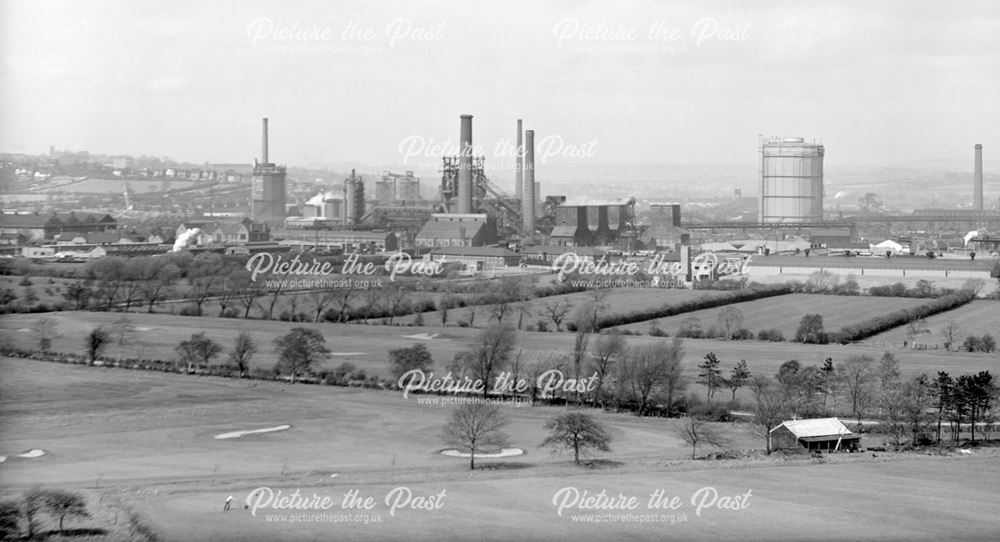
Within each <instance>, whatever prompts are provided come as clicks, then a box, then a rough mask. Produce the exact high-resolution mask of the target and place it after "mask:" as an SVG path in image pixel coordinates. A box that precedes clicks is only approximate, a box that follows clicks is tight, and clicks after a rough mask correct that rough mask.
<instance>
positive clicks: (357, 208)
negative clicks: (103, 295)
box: [0, 115, 1000, 285]
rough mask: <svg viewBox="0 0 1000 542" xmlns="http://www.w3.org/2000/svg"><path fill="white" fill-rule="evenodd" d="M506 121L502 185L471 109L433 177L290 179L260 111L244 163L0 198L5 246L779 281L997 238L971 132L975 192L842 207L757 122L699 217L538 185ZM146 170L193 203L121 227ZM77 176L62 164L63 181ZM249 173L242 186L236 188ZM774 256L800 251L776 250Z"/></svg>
mask: <svg viewBox="0 0 1000 542" xmlns="http://www.w3.org/2000/svg"><path fill="white" fill-rule="evenodd" d="M511 124H512V128H513V127H516V128H515V129H516V142H517V147H516V149H517V152H516V158H515V168H514V174H515V175H514V176H515V178H514V190H513V193H508V191H505V190H504V189H502V188H501V187H500V186H501V184H504V183H499V182H495V181H494V180H493V179H491V178H490V176H489V174H488V171H489V170H490V165H489V164H488V163H487V159H486V157H485V156H477V155H475V148H476V147H475V146H474V144H473V133H474V132H473V116H472V115H460V117H459V126H458V134H459V140H458V141H459V146H458V150H459V152H458V154H457V155H451V156H441V157H440V169H439V173H440V178H437V179H433V180H431V179H422V178H420V177H418V176H416V175H415V174H414V171H412V170H408V171H404V172H402V173H398V172H392V171H388V170H386V171H382V172H381V173H380V174H375V175H372V174H365V173H359V172H358V171H357V170H354V169H352V170H351V172H350V174H348V175H345V176H344V177H343V178H342V180H339V181H338V180H336V179H334V180H332V181H331V180H329V179H324V178H317V179H316V180H315V181H311V180H306V179H302V178H295V179H292V178H290V174H289V171H288V168H287V167H286V166H284V165H278V164H277V163H276V162H274V161H272V157H271V156H270V152H269V149H268V119H267V118H264V119H263V120H262V125H261V149H260V156H259V158H256V159H254V160H253V163H252V164H251V165H249V166H240V165H238V164H236V165H234V164H223V165H219V166H216V168H207V169H198V170H180V169H179V168H178V169H164V170H156V169H150V168H141V169H140V168H135V167H130V164H129V163H128V161H124V160H123V161H122V162H121V163H119V162H118V161H117V160H116V163H115V164H113V167H112V168H111V171H110V175H107V176H108V177H110V178H111V179H120V180H121V181H122V186H123V190H122V194H123V196H124V207H125V210H124V211H122V212H118V213H115V212H110V213H108V212H97V213H96V214H95V213H94V212H93V211H88V210H87V209H79V208H71V209H67V210H66V212H65V213H63V214H60V213H59V211H60V210H54V211H56V212H49V213H45V212H38V209H37V207H36V208H35V211H34V212H30V211H29V212H24V210H23V206H19V207H21V212H17V209H15V210H14V212H11V209H6V210H5V213H4V214H3V215H0V220H2V223H0V226H2V234H3V235H4V237H5V244H4V245H3V249H4V250H5V251H6V252H7V253H8V254H15V255H20V256H28V257H32V258H36V259H39V258H40V259H45V258H48V259H56V260H60V259H73V260H83V259H88V258H93V257H99V256H102V255H106V254H118V255H129V254H155V253H159V252H165V251H173V250H182V249H186V250H195V251H203V250H210V251H222V252H226V253H233V254H249V253H254V252H260V251H263V250H272V251H274V250H293V251H314V252H316V253H320V254H340V253H345V252H347V253H349V252H359V253H368V254H376V253H393V252H398V251H406V252H408V253H410V254H411V255H413V256H424V255H427V254H431V255H432V256H445V257H449V258H451V259H453V260H458V261H460V262H463V264H464V265H466V266H467V268H466V271H465V272H466V273H468V274H470V275H475V274H481V273H487V274H489V275H491V276H495V275H496V274H497V273H518V272H521V271H522V270H526V269H528V268H529V266H530V267H535V266H539V265H541V266H545V265H549V264H551V263H552V262H553V260H554V259H555V258H557V257H558V256H559V255H560V254H563V253H565V252H570V251H571V252H573V253H575V254H577V255H580V256H582V257H585V258H589V259H592V260H595V261H603V262H612V261H617V260H637V261H642V260H645V259H648V258H650V257H652V256H654V255H658V254H659V255H662V254H667V255H673V256H670V257H672V258H675V259H679V258H681V256H682V254H681V253H682V249H684V251H683V252H684V256H685V258H686V257H688V255H690V256H696V255H697V254H702V253H713V254H718V255H719V258H721V259H725V260H729V261H742V262H745V263H746V264H747V265H742V266H740V268H741V269H742V270H743V271H744V272H747V271H749V272H751V273H753V274H755V275H756V276H755V279H761V278H763V276H766V275H771V274H773V275H775V277H773V279H774V280H783V278H794V276H795V272H796V271H795V270H794V269H792V268H796V267H798V268H802V269H799V270H798V271H799V272H801V273H806V272H808V271H810V270H811V269H814V268H816V267H820V268H823V267H834V268H845V269H848V270H849V271H850V272H851V273H858V272H861V273H864V271H862V269H863V268H864V267H865V266H866V265H867V264H863V263H858V264H857V265H854V264H851V265H845V262H846V261H848V260H845V259H844V258H852V257H853V258H860V259H858V260H850V261H854V262H864V261H866V260H865V258H869V259H878V260H879V261H880V262H881V263H879V264H878V265H876V266H871V267H876V268H878V269H882V270H886V269H888V270H889V271H876V270H874V269H872V270H869V271H868V273H869V275H871V274H875V273H878V272H887V273H888V274H889V275H891V276H902V275H905V273H906V271H905V269H907V268H914V267H915V268H927V269H928V270H938V271H939V272H940V273H941V274H942V276H947V275H948V273H949V270H948V269H947V268H946V267H941V266H942V265H947V264H946V263H945V261H944V260H952V261H953V263H954V264H955V265H957V266H958V267H960V268H961V271H962V272H966V273H973V274H974V275H976V276H979V275H981V274H983V273H985V272H987V271H988V264H987V262H986V260H989V259H990V256H991V255H994V256H995V255H996V252H997V250H998V245H1000V236H998V235H997V232H1000V209H997V208H995V207H994V208H986V207H985V206H984V201H986V200H985V199H984V194H983V171H982V152H983V149H982V146H981V145H978V144H977V145H975V146H974V148H973V149H974V175H973V179H972V185H973V186H972V195H973V198H972V204H971V206H969V207H967V208H961V209H954V208H949V209H917V210H914V211H913V212H912V213H910V214H892V213H883V212H878V210H879V209H878V208H877V207H876V208H868V209H858V211H857V212H856V213H854V214H845V212H844V211H843V210H842V209H841V205H840V204H841V201H842V198H841V196H842V194H841V193H838V194H836V195H835V196H833V197H830V196H829V195H828V194H827V193H826V190H825V188H824V160H825V155H826V149H825V147H824V145H822V144H820V143H817V142H814V141H807V140H805V139H804V138H801V137H763V136H761V137H760V139H759V148H758V154H759V159H760V167H759V171H758V172H757V175H758V178H759V183H758V194H757V196H756V198H744V197H742V194H741V193H740V192H741V191H739V190H737V191H736V192H737V193H736V197H735V198H733V199H732V201H731V202H723V203H722V205H721V207H720V208H721V209H722V211H720V212H718V213H716V214H715V215H714V217H708V216H706V215H705V214H704V213H698V212H697V210H696V209H691V208H689V207H688V205H687V204H685V203H684V202H663V201H650V200H644V199H639V198H637V197H636V195H635V194H629V193H621V194H618V195H616V196H614V197H608V198H606V199H604V200H600V199H598V200H596V201H595V200H594V199H592V198H591V199H583V198H580V197H578V196H574V195H570V194H566V193H551V192H549V191H546V190H544V189H543V181H544V179H545V170H544V168H539V167H538V164H537V163H536V160H535V151H536V149H535V141H536V137H537V136H536V132H535V130H533V129H524V128H523V121H522V119H516V122H512V123H511ZM53 152H55V151H54V150H53ZM5 165H6V166H10V165H11V163H8V164H5ZM28 169H30V168H23V169H19V170H18V171H17V174H18V175H20V176H21V178H24V177H27V178H28V180H29V181H31V182H32V186H31V188H30V190H32V191H44V190H46V189H47V188H50V187H51V185H52V184H53V179H52V178H50V176H49V175H47V174H46V173H44V171H42V170H43V169H44V168H37V169H36V171H30V172H29V171H28ZM105 173H107V172H105ZM154 179H162V180H163V181H164V183H165V185H166V183H167V182H169V181H170V180H196V181H198V183H199V184H195V185H194V186H193V187H192V188H190V189H188V190H186V191H170V190H168V191H167V192H165V193H163V194H162V197H168V196H169V197H170V198H171V202H173V203H174V204H176V205H178V206H183V205H187V206H188V207H190V206H191V205H194V208H192V209H191V212H190V214H189V213H187V212H185V214H184V216H183V217H181V218H180V219H176V220H175V221H174V223H168V225H167V227H164V228H161V229H160V230H159V231H157V232H156V234H155V235H150V236H147V237H146V238H137V236H135V235H131V236H130V235H128V234H127V233H126V232H127V229H128V228H127V227H126V225H127V224H128V222H129V220H130V218H131V219H132V220H135V219H136V217H142V216H147V217H148V216H164V217H165V216H171V213H170V212H169V211H168V210H167V209H164V210H162V211H160V212H157V211H156V210H155V209H156V208H157V205H158V204H160V203H161V202H162V199H161V200H159V201H157V198H156V196H157V195H156V194H149V193H147V194H137V193H135V191H134V190H132V189H131V180H135V181H136V182H142V181H145V182H150V181H152V180H154ZM80 180H81V179H75V180H74V179H73V178H70V180H69V181H68V182H67V183H66V184H70V185H72V184H73V183H74V182H79V181H80ZM247 184H249V197H248V198H247V199H243V198H245V197H246V196H241V194H246V192H245V190H246V185H247ZM206 185H207V186H206ZM59 186H62V185H59ZM206 200H207V201H206ZM750 201H753V204H752V205H748V203H749V202H750ZM727 205H728V206H730V207H731V208H732V211H731V213H730V215H736V214H737V213H738V212H739V211H740V209H743V210H749V212H748V213H747V212H744V213H740V214H739V216H737V217H735V218H733V217H732V216H726V211H725V209H726V206H727ZM8 207H9V205H8ZM144 207H145V209H146V212H145V213H143V208H144ZM696 207H697V205H696ZM754 210H755V213H754V212H753V211H754ZM105 211H106V209H105ZM173 216H176V215H173ZM78 217H89V218H85V219H79V218H78ZM95 217H96V219H95ZM991 232H992V233H991ZM977 254H978V255H979V256H980V262H978V263H977V262H976V261H975V258H976V255H977ZM783 256H786V257H787V256H792V257H795V258H797V259H796V260H790V261H783V260H780V258H781V257H783ZM810 256H811V257H810ZM831 258H834V259H831ZM886 260H888V261H886ZM933 260H938V261H937V262H935V261H933ZM793 264H794V265H793ZM786 268H788V269H786ZM939 268H940V269H939ZM958 270H959V269H956V271H958ZM911 274H912V272H911ZM708 276H711V274H709V275H708ZM686 278H688V279H689V281H688V282H686V284H689V285H690V280H699V279H702V278H705V277H704V276H700V275H698V274H697V273H695V275H691V274H690V273H688V274H687V275H686ZM713 278H714V277H713ZM671 283H672V284H676V282H673V281H672V282H671Z"/></svg>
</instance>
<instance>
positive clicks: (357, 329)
mask: <svg viewBox="0 0 1000 542" xmlns="http://www.w3.org/2000/svg"><path fill="white" fill-rule="evenodd" d="M786 297H787V296H786ZM46 316H49V317H51V318H54V319H55V320H56V322H57V325H58V329H59V332H60V334H61V335H60V336H59V337H57V338H56V339H55V340H54V341H53V346H52V350H54V351H57V352H80V351H82V345H83V339H82V337H83V336H84V335H85V334H86V333H87V332H89V331H90V330H91V329H93V328H94V327H95V326H97V325H109V324H111V323H113V322H114V321H115V320H117V319H119V318H121V313H100V312H97V313H92V312H74V311H66V312H58V313H50V314H48V315H46ZM38 318H39V316H38V315H30V314H17V315H6V316H3V317H2V318H0V341H9V343H11V344H13V345H14V346H16V347H19V348H23V349H26V350H30V349H34V348H35V347H36V341H35V339H34V337H33V335H32V333H31V331H30V330H31V328H32V326H33V325H34V322H35V321H36V320H37V319H38ZM129 321H130V322H131V324H132V325H133V326H134V328H135V330H136V331H135V333H134V334H133V341H132V344H130V345H128V346H127V347H126V349H125V352H124V357H127V358H128V357H132V358H149V359H163V360H172V359H176V357H177V354H176V352H175V350H174V348H175V347H176V346H177V344H178V343H179V342H180V341H182V340H184V339H187V338H189V337H190V336H191V334H192V333H196V332H205V333H206V334H208V336H209V337H211V338H213V339H215V340H216V341H218V342H220V343H221V344H222V345H223V346H224V347H226V348H228V347H229V346H230V345H231V344H232V342H233V340H234V338H235V337H236V335H237V334H238V333H239V332H240V331H244V330H246V331H249V332H251V334H252V335H253V336H254V338H255V340H256V341H257V343H258V344H259V345H260V351H259V352H258V354H257V355H256V356H255V357H254V359H253V361H252V363H251V366H252V367H261V368H270V367H273V366H274V363H275V362H276V360H277V358H276V356H275V354H274V351H273V348H272V342H273V340H274V338H276V337H278V336H279V335H282V334H284V333H287V332H288V330H289V329H291V328H292V327H293V326H295V325H303V326H306V327H314V328H315V329H318V330H320V331H321V332H322V333H323V335H324V337H325V338H326V342H327V346H328V347H329V349H330V350H331V352H332V353H331V355H330V357H329V359H328V360H327V361H325V362H324V363H323V364H322V365H321V366H319V367H317V369H322V368H334V367H336V366H337V365H340V364H341V363H344V362H350V363H352V364H354V365H355V366H356V367H358V368H360V369H364V370H365V371H366V372H368V374H376V375H380V376H383V377H387V376H388V375H389V370H388V363H387V360H388V351H389V350H391V349H394V348H401V347H408V346H411V345H413V344H414V343H423V344H425V345H426V346H427V348H428V350H429V351H430V352H431V355H432V356H433V359H434V362H435V364H434V369H435V370H443V368H444V367H445V366H446V365H447V364H448V363H449V362H450V361H451V360H452V359H453V358H454V356H455V354H456V353H457V352H459V351H461V350H464V349H468V348H470V347H471V346H472V345H473V344H474V342H475V338H476V336H477V335H478V334H479V333H480V330H476V329H469V328H456V327H448V328H442V327H410V326H383V325H361V324H312V323H307V324H291V323H286V322H277V321H265V320H240V319H229V318H211V317H185V316H174V315H168V314H145V313H136V314H130V315H129ZM661 340H670V339H658V338H655V337H649V336H639V337H634V336H633V337H626V341H627V342H628V344H629V345H644V344H650V343H652V342H655V341H661ZM573 341H574V336H573V334H570V333H537V332H520V333H519V334H518V346H519V348H523V350H524V352H525V355H526V356H532V355H538V356H548V355H557V354H563V353H566V352H570V351H572V349H573ZM684 349H685V352H686V356H685V358H684V360H685V373H686V374H687V375H688V376H690V377H691V378H692V379H693V378H694V377H695V376H697V365H698V363H700V361H701V359H702V358H703V357H704V356H705V354H707V353H708V352H714V353H715V354H716V355H717V356H718V358H719V359H720V360H721V362H722V369H723V371H728V370H729V369H731V368H732V367H733V366H734V365H735V364H736V362H737V361H739V360H740V359H745V360H747V363H748V365H749V367H750V370H751V371H753V372H754V373H756V374H767V375H771V374H775V373H776V372H777V370H778V367H779V366H780V365H781V364H782V363H784V362H785V361H788V360H790V359H796V360H799V361H800V362H802V363H803V364H806V365H808V364H818V363H822V361H823V360H824V359H826V358H827V357H831V358H833V359H834V361H835V362H838V363H839V362H841V361H843V360H845V359H847V357H849V356H851V355H854V354H868V355H871V356H873V357H876V358H878V357H879V356H880V355H881V354H882V352H883V351H882V350H881V349H878V348H874V347H869V346H858V345H854V346H842V345H833V344H831V345H811V344H799V343H767V342H760V341H720V340H711V339H688V340H685V342H684ZM117 354H118V353H117V349H116V348H115V347H111V348H109V349H108V350H107V351H106V352H105V355H106V356H107V357H112V358H114V357H117ZM896 354H897V357H899V359H900V364H901V369H902V371H903V373H904V374H916V373H919V372H927V373H931V374H933V373H935V372H936V371H938V370H942V371H949V372H951V373H952V374H961V373H965V372H971V371H979V370H984V369H985V370H992V371H997V370H998V367H1000V355H998V354H997V353H992V354H982V353H965V352H952V353H947V354H943V353H941V352H934V351H911V350H900V351H897V352H896ZM223 360H224V356H220V357H219V358H217V359H216V361H215V363H223V362H224V361H223Z"/></svg>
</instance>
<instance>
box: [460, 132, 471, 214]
mask: <svg viewBox="0 0 1000 542" xmlns="http://www.w3.org/2000/svg"><path fill="white" fill-rule="evenodd" d="M458 144H459V153H460V154H459V155H458V212H459V213H471V212H472V115H462V129H461V133H460V134H459V143H458Z"/></svg>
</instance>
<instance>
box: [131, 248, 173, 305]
mask: <svg viewBox="0 0 1000 542" xmlns="http://www.w3.org/2000/svg"><path fill="white" fill-rule="evenodd" d="M180 276H181V270H180V269H178V267H177V266H176V265H174V264H172V263H168V264H166V265H162V263H161V262H156V261H154V260H149V261H147V262H146V268H145V270H144V280H143V281H142V286H141V288H140V291H139V294H140V296H141V297H142V300H143V302H144V303H145V304H146V312H153V308H154V307H156V305H157V304H158V303H160V302H162V301H163V300H165V299H166V298H167V297H168V296H169V295H170V292H171V291H172V289H173V287H174V284H175V283H176V282H177V279H178V278H179V277H180Z"/></svg>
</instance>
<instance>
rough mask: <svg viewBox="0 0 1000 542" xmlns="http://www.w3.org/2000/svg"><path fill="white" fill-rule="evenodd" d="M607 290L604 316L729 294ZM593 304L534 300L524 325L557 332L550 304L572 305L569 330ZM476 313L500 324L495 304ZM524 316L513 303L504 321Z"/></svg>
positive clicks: (484, 321)
mask: <svg viewBox="0 0 1000 542" xmlns="http://www.w3.org/2000/svg"><path fill="white" fill-rule="evenodd" d="M604 291H605V292H607V296H606V297H605V298H604V300H603V303H604V308H603V309H601V311H600V313H599V314H600V315H601V316H602V317H603V316H607V315H610V314H622V313H628V312H631V311H636V310H645V309H651V308H655V307H662V306H664V305H670V304H676V303H683V302H686V301H690V300H692V299H700V298H704V299H709V298H712V297H717V296H720V295H724V294H725V292H723V291H719V290H681V289H665V288H614V289H610V290H604ZM593 302H594V297H593V296H592V295H591V294H590V293H588V292H575V293H571V294H563V295H554V296H549V297H543V298H538V299H532V300H530V301H529V302H528V304H527V306H526V307H527V310H526V312H525V315H524V321H523V324H524V326H528V325H532V326H534V325H535V324H536V323H537V322H538V321H539V320H542V321H544V322H545V324H546V325H547V326H548V329H549V330H551V331H555V324H554V323H553V322H552V320H551V319H550V317H549V314H548V312H546V310H545V307H546V305H551V306H555V305H556V304H564V303H568V304H569V310H568V311H567V312H566V318H565V319H564V320H563V321H562V323H561V327H560V329H561V330H563V331H565V329H566V324H567V323H568V322H571V321H572V320H573V316H574V315H575V314H576V312H577V311H578V310H580V309H581V308H582V307H585V306H587V305H588V304H590V303H593ZM475 311H476V316H475V322H474V323H475V327H486V326H487V325H490V324H491V323H495V322H496V319H495V318H494V317H493V316H492V314H493V306H492V305H482V306H478V307H475ZM520 316H521V315H520V309H519V308H518V306H517V305H516V304H514V303H511V304H510V306H509V307H508V309H507V314H506V315H504V319H503V321H504V323H505V324H508V325H510V326H517V322H518V319H519V318H520ZM415 319H416V315H413V316H406V317H404V318H402V319H400V322H402V323H404V324H410V323H413V321H414V320H415ZM423 319H424V324H425V325H437V324H440V323H441V311H432V312H425V313H423ZM469 320H470V308H468V307H464V308H457V309H451V310H450V311H448V321H449V322H452V323H454V322H459V321H465V322H468V321H469Z"/></svg>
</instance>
